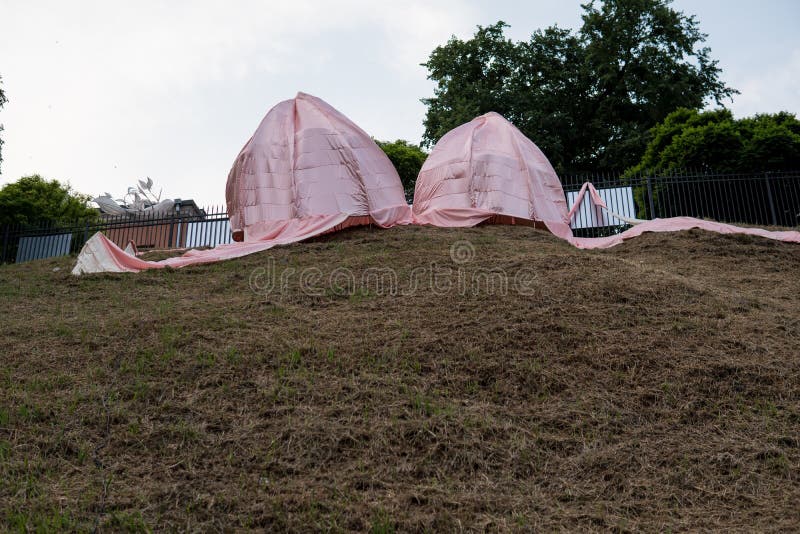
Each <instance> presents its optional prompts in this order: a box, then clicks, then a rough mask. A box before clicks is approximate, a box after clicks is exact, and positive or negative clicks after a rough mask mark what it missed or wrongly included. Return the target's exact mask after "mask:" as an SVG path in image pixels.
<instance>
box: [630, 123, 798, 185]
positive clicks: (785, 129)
mask: <svg viewBox="0 0 800 534" xmlns="http://www.w3.org/2000/svg"><path fill="white" fill-rule="evenodd" d="M650 135H651V139H650V142H649V143H648V145H647V148H646V150H645V152H644V155H643V156H642V158H641V161H639V163H638V164H637V165H636V166H634V167H632V168H631V169H629V170H628V172H627V174H628V175H634V174H640V173H647V172H655V173H665V172H667V173H668V172H675V171H681V170H686V169H693V170H698V171H713V172H762V171H778V170H795V169H798V168H800V121H798V120H797V118H796V117H795V116H794V115H793V114H791V113H787V112H781V113H775V114H763V115H756V116H754V117H749V118H745V119H739V120H736V119H734V117H733V114H731V112H730V111H728V110H724V109H723V110H715V111H704V112H698V111H697V110H692V109H685V108H683V109H678V110H676V111H674V112H673V113H670V114H669V115H668V116H667V117H666V118H665V119H664V121H663V122H661V123H660V124H658V125H656V126H655V127H654V128H653V129H652V130H651V132H650Z"/></svg>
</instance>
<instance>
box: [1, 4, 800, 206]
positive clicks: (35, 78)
mask: <svg viewBox="0 0 800 534" xmlns="http://www.w3.org/2000/svg"><path fill="white" fill-rule="evenodd" d="M582 1H583V0H574V1H573V0H559V1H557V2H556V1H553V0H528V1H526V2H519V1H514V0H491V1H478V0H438V1H435V2H434V1H430V0H429V1H417V0H409V1H404V2H397V1H391V2H388V1H387V2H384V1H381V0H363V1H362V0H337V1H333V2H332V1H325V0H291V1H286V0H282V1H269V0H262V1H251V0H228V1H213V2H210V1H202V0H196V1H183V2H182V1H169V2H167V1H150V0H138V1H136V2H125V1H122V0H104V1H84V0H72V1H70V2H63V1H38V0H0V77H2V83H3V85H2V87H3V89H4V90H5V92H6V96H7V98H8V100H9V101H8V103H7V104H6V105H5V107H4V108H3V109H2V110H0V124H2V125H3V126H4V128H5V131H3V132H2V133H0V136H2V139H3V140H4V141H5V144H4V145H3V148H2V151H3V152H2V155H3V162H2V164H1V166H0V171H1V172H2V174H0V185H2V184H5V183H8V182H13V181H15V180H17V179H18V178H20V177H21V176H25V175H29V174H34V173H38V174H41V175H42V176H44V177H46V178H54V179H58V180H60V181H66V182H69V183H70V185H72V187H73V188H74V189H76V190H77V191H80V192H83V193H87V194H91V195H99V194H102V193H104V192H110V193H111V194H112V195H113V196H114V197H115V198H117V197H120V196H122V195H123V194H124V193H125V191H126V190H127V187H128V186H129V185H134V184H135V183H136V181H137V180H138V179H140V178H144V177H146V176H149V177H150V178H152V179H153V181H154V182H155V184H156V187H155V189H156V190H158V189H159V188H163V198H183V199H188V198H193V199H194V200H195V201H197V202H198V204H201V205H210V204H217V205H221V204H223V203H224V201H225V181H226V179H227V175H228V171H229V169H230V167H231V165H232V163H233V161H234V159H235V157H236V155H237V154H238V152H239V150H240V149H241V147H242V146H243V145H244V143H245V142H246V141H247V139H248V138H249V137H250V135H252V133H253V131H254V130H255V129H256V127H257V126H258V124H259V122H260V121H261V119H262V118H263V116H264V115H265V114H266V112H267V111H268V110H269V109H270V108H271V107H272V106H274V105H275V104H277V103H278V102H280V101H282V100H286V99H288V98H292V97H293V96H294V95H295V94H296V93H297V92H298V91H303V92H307V93H311V94H313V95H315V96H318V97H320V98H322V99H324V100H326V101H327V102H328V103H329V104H331V105H332V106H334V107H335V108H337V109H338V110H339V111H341V112H342V113H344V114H345V115H347V116H348V117H349V118H350V119H352V120H353V121H354V122H355V123H356V124H358V125H359V126H361V128H363V129H364V130H365V131H366V132H367V133H369V134H370V135H372V136H373V137H375V138H377V139H382V140H394V139H407V140H409V141H412V142H419V140H420V138H421V136H422V133H423V127H422V120H423V117H424V115H425V106H424V105H423V104H422V103H421V102H420V99H421V98H425V97H429V96H432V94H433V83H432V82H431V81H430V80H427V78H426V76H427V73H426V70H425V68H424V67H422V66H420V63H422V62H424V61H425V60H426V59H427V57H428V55H429V54H430V52H431V50H433V49H434V48H435V47H436V46H437V45H440V44H443V43H445V42H446V41H447V39H448V38H449V37H451V36H452V35H455V36H457V37H459V38H463V39H466V38H469V37H470V36H471V35H472V34H473V33H474V31H475V27H476V26H477V25H483V26H485V25H488V24H492V23H494V22H496V21H498V20H504V21H506V22H507V23H508V24H510V25H511V28H509V29H508V30H507V35H508V36H509V37H511V38H513V39H515V40H521V39H527V38H528V37H529V36H530V34H531V33H532V32H533V31H535V30H536V29H539V28H544V27H547V26H551V25H553V24H558V25H559V26H561V27H564V28H578V27H579V26H580V23H581V20H580V15H581V13H582V9H581V7H580V4H581V3H582ZM673 7H674V8H675V9H678V10H680V11H683V12H684V13H686V14H692V15H695V16H696V17H697V19H698V20H699V23H700V29H701V30H702V31H703V32H704V33H707V34H708V35H709V37H708V39H707V41H706V45H707V46H710V47H711V49H712V57H713V58H715V59H718V60H719V66H720V67H721V68H722V70H723V75H722V79H723V80H724V81H725V82H726V83H727V84H728V85H729V86H732V87H734V88H736V89H738V90H739V91H741V94H740V95H738V96H736V97H735V99H734V101H733V102H732V103H728V107H730V108H731V109H732V110H733V112H734V114H735V115H736V116H737V117H741V116H748V115H752V114H754V113H767V112H777V111H782V110H785V111H790V112H793V113H798V114H800V33H798V32H797V30H796V24H797V21H800V2H798V1H797V0H762V1H761V2H758V3H757V4H754V3H751V2H739V1H729V0H675V1H674V3H673ZM534 141H535V139H534Z"/></svg>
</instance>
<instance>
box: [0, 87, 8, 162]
mask: <svg viewBox="0 0 800 534" xmlns="http://www.w3.org/2000/svg"><path fill="white" fill-rule="evenodd" d="M2 84H3V77H2V76H0V109H3V105H4V104H5V103H6V102H8V99H7V98H6V93H5V92H4V91H3V85H2ZM0 133H3V125H2V124H0ZM2 164H3V138H2V137H0V172H2Z"/></svg>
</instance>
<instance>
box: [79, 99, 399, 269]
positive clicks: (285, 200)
mask: <svg viewBox="0 0 800 534" xmlns="http://www.w3.org/2000/svg"><path fill="white" fill-rule="evenodd" d="M225 196H226V199H227V203H228V213H229V215H230V223H231V230H232V231H233V232H234V235H235V236H237V234H238V235H241V236H243V239H244V242H242V243H232V244H230V245H220V246H217V247H215V248H213V249H210V250H202V251H198V250H193V251H189V252H187V253H186V254H184V255H183V256H180V257H176V258H170V259H167V260H164V261H159V262H151V261H144V260H142V259H140V258H137V257H136V256H133V255H131V254H127V253H125V252H124V251H123V250H121V249H120V248H119V247H117V246H116V245H115V244H114V243H112V242H111V241H110V240H108V239H107V238H106V237H105V236H103V235H102V234H97V235H95V236H94V237H93V238H92V239H90V240H89V241H88V242H87V243H86V245H85V246H84V249H83V250H82V251H81V254H80V256H79V257H78V263H77V265H76V266H75V268H74V270H73V273H75V274H81V273H87V272H103V271H112V272H127V271H133V272H135V271H140V270H142V269H159V268H163V267H183V266H185V265H193V264H198V263H211V262H215V261H220V260H225V259H230V258H237V257H240V256H244V255H247V254H252V253H254V252H259V251H261V250H266V249H268V248H271V247H273V246H276V245H283V244H288V243H294V242H297V241H302V240H304V239H308V238H310V237H314V236H316V235H320V234H323V233H326V232H330V231H335V230H337V229H341V228H344V227H347V226H355V225H359V224H376V225H378V226H381V227H390V226H394V225H397V224H411V222H412V215H411V208H410V207H409V206H408V204H407V203H406V200H405V194H404V191H403V185H402V183H401V182H400V177H399V175H398V174H397V171H396V170H395V168H394V166H393V165H392V162H391V161H389V158H388V157H387V156H386V154H384V152H383V151H382V150H381V149H380V147H378V145H376V144H375V142H374V141H373V140H372V138H371V137H370V136H369V135H367V134H366V133H365V132H364V131H363V130H362V129H361V128H359V127H358V126H356V125H355V124H354V123H353V122H352V121H350V120H349V119H348V118H347V117H345V116H344V115H342V114H341V113H339V112H338V111H337V110H335V109H334V108H333V107H331V106H330V105H328V104H327V103H325V102H324V101H322V100H321V99H319V98H316V97H313V96H311V95H307V94H304V93H298V94H297V96H296V97H295V98H293V99H291V100H286V101H284V102H281V103H279V104H278V105H276V106H275V107H273V108H272V109H271V110H270V111H269V112H268V113H267V115H266V117H264V119H263V120H262V121H261V124H260V125H259V126H258V129H256V131H255V133H254V134H253V136H252V137H251V138H250V140H249V141H248V142H247V143H246V144H245V146H244V148H242V150H241V152H240V153H239V155H238V156H237V157H236V160H235V162H234V164H233V168H232V169H231V171H230V174H229V175H228V183H227V187H226V195H225Z"/></svg>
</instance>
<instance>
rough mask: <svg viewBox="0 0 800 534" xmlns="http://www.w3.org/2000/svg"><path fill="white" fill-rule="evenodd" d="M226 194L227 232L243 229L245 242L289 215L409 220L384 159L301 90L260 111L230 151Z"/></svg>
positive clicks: (387, 222) (395, 179)
mask: <svg viewBox="0 0 800 534" xmlns="http://www.w3.org/2000/svg"><path fill="white" fill-rule="evenodd" d="M225 196H226V200H227V204H228V214H229V215H230V219H231V230H232V231H234V232H237V231H243V232H244V240H245V241H253V240H258V239H260V238H262V237H263V236H264V235H269V234H271V233H272V229H273V228H274V227H276V226H278V225H281V224H284V223H285V221H287V220H292V219H301V220H306V219H308V220H314V219H318V218H320V217H330V216H346V218H347V219H348V220H347V221H345V224H344V226H347V225H352V224H364V223H369V222H373V223H375V224H378V225H379V226H392V225H394V224H407V223H410V222H411V214H410V208H409V206H408V204H407V203H406V200H405V195H404V192H403V186H402V184H401V182H400V177H399V176H398V174H397V171H396V170H395V168H394V166H393V165H392V163H391V161H389V158H388V157H386V155H385V154H384V153H383V151H382V150H381V149H380V148H379V147H378V145H376V144H375V142H374V141H373V140H372V138H371V137H370V136H369V135H367V134H366V133H365V132H364V131H363V130H362V129H361V128H359V127H358V126H356V125H355V124H354V123H353V122H352V121H350V120H349V119H348V118H347V117H345V116H344V115H342V114H341V113H339V112H338V111H337V110H335V109H334V108H333V107H331V106H330V105H328V104H327V103H325V102H324V101H323V100H321V99H319V98H316V97H314V96H311V95H307V94H305V93H298V94H297V96H296V97H295V98H293V99H292V100H286V101H283V102H281V103H279V104H278V105H276V106H275V107H273V108H272V109H271V110H270V111H269V112H268V113H267V115H266V117H264V119H263V120H262V121H261V124H260V125H259V126H258V128H257V129H256V131H255V133H254V134H253V136H252V137H251V138H250V140H249V141H248V142H247V144H245V146H244V148H243V149H242V151H241V152H240V153H239V155H238V156H237V157H236V161H235V162H234V164H233V168H232V169H231V171H230V173H229V175H228V183H227V186H226V191H225Z"/></svg>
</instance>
